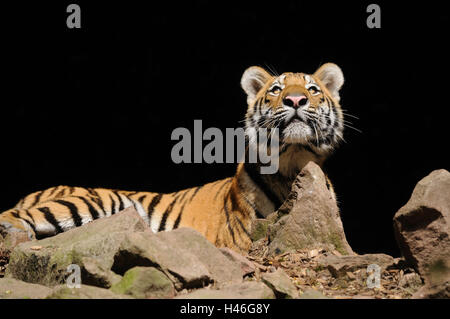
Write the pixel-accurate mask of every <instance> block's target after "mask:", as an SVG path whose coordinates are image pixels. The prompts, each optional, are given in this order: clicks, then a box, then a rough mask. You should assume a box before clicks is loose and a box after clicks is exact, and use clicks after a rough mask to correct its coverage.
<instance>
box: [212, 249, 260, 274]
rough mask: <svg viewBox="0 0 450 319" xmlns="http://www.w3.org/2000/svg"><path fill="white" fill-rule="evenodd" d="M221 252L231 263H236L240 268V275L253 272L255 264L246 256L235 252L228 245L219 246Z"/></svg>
mask: <svg viewBox="0 0 450 319" xmlns="http://www.w3.org/2000/svg"><path fill="white" fill-rule="evenodd" d="M220 251H221V252H222V254H224V255H225V256H226V257H227V258H228V259H230V260H231V261H232V262H233V263H236V264H238V265H239V266H240V267H241V270H242V277H245V276H248V275H251V274H253V273H254V272H255V270H256V266H255V264H254V263H253V262H252V261H250V260H248V259H247V258H246V257H244V256H242V255H241V254H239V253H237V252H235V251H234V250H232V249H230V248H228V247H222V248H220Z"/></svg>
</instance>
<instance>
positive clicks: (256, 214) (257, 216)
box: [238, 180, 265, 218]
mask: <svg viewBox="0 0 450 319" xmlns="http://www.w3.org/2000/svg"><path fill="white" fill-rule="evenodd" d="M238 185H239V188H240V189H241V191H242V193H244V191H243V189H244V188H243V187H242V185H241V183H240V181H239V180H238ZM241 197H242V198H243V199H244V201H245V202H246V203H247V205H249V206H250V207H251V208H252V209H253V211H254V213H255V216H256V218H265V217H264V215H263V214H261V212H260V211H259V210H258V208H257V207H256V205H255V204H253V203H251V202H250V201H249V200H248V199H247V197H245V196H244V195H242V196H241Z"/></svg>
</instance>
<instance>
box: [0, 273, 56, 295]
mask: <svg viewBox="0 0 450 319" xmlns="http://www.w3.org/2000/svg"><path fill="white" fill-rule="evenodd" d="M51 293H52V289H50V288H48V287H46V286H42V285H36V284H30V283H26V282H23V281H20V280H16V279H12V278H1V279H0V299H42V298H46V297H47V296H48V295H50V294H51Z"/></svg>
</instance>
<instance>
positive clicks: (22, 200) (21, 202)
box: [16, 198, 25, 208]
mask: <svg viewBox="0 0 450 319" xmlns="http://www.w3.org/2000/svg"><path fill="white" fill-rule="evenodd" d="M24 201H25V198H22V199H21V200H19V202H18V203H17V205H16V207H17V208H21V207H22V205H23V202H24Z"/></svg>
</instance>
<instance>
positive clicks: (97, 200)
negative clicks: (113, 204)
mask: <svg viewBox="0 0 450 319" xmlns="http://www.w3.org/2000/svg"><path fill="white" fill-rule="evenodd" d="M87 190H88V192H89V194H91V195H92V196H94V198H92V197H90V198H91V200H92V201H93V202H94V203H96V204H97V205H98V206H99V207H100V209H101V210H102V211H103V213H104V214H105V215H106V211H105V206H104V205H103V201H102V199H101V198H100V195H99V194H98V193H97V191H96V190H94V189H92V188H88V189H87Z"/></svg>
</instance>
